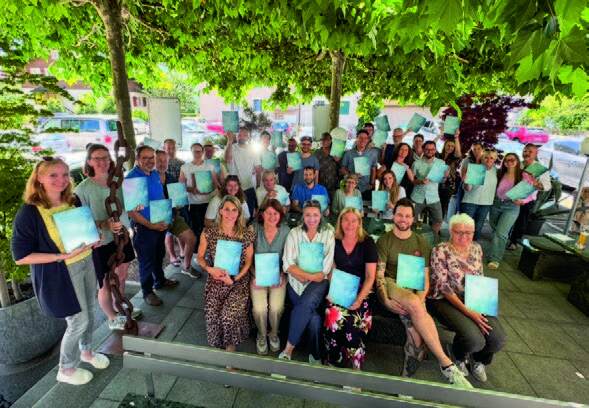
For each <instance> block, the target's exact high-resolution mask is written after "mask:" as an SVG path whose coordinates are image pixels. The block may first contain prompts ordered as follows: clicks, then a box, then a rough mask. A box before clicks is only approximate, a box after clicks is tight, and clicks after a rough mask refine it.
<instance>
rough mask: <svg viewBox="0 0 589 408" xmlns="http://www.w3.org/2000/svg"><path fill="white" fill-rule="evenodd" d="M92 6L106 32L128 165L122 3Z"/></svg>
mask: <svg viewBox="0 0 589 408" xmlns="http://www.w3.org/2000/svg"><path fill="white" fill-rule="evenodd" d="M92 4H93V5H94V7H95V8H96V10H97V11H98V14H99V15H100V18H101V19H102V22H103V23H104V27H105V31H106V41H107V44H108V50H109V56H110V66H111V71H112V86H113V94H114V98H115V103H116V106H117V114H118V116H119V120H120V121H121V124H122V125H123V133H124V135H125V139H126V140H127V143H128V144H129V147H130V151H131V156H130V158H129V161H130V164H131V165H133V163H134V161H135V146H136V143H135V130H134V128H133V116H132V112H131V99H130V97H129V85H128V83H127V81H128V77H127V67H126V64H125V45H124V42H123V19H122V16H121V11H122V2H120V1H117V0H93V1H92Z"/></svg>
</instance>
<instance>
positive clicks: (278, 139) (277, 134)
mask: <svg viewBox="0 0 589 408" xmlns="http://www.w3.org/2000/svg"><path fill="white" fill-rule="evenodd" d="M270 143H271V144H272V146H274V147H275V148H279V147H284V141H283V139H282V132H281V131H279V130H275V131H274V132H272V139H270Z"/></svg>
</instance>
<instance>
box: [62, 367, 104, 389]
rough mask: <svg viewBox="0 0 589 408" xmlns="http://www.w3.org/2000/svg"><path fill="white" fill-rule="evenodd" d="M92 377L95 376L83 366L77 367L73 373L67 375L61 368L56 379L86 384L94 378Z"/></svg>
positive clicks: (72, 383) (63, 381)
mask: <svg viewBox="0 0 589 408" xmlns="http://www.w3.org/2000/svg"><path fill="white" fill-rule="evenodd" d="M92 377H94V376H93V375H92V373H91V372H90V371H88V370H84V369H83V368H76V370H75V371H74V372H73V373H72V375H65V374H64V373H62V372H61V370H60V371H58V372H57V377H56V378H55V379H56V380H57V381H59V382H62V383H66V384H71V385H84V384H88V383H89V382H90V380H92Z"/></svg>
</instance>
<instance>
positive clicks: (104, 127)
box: [36, 115, 118, 151]
mask: <svg viewBox="0 0 589 408" xmlns="http://www.w3.org/2000/svg"><path fill="white" fill-rule="evenodd" d="M116 120H117V119H116V116H114V115H112V116H111V115H60V116H55V117H52V118H49V119H47V120H46V121H45V122H44V123H43V124H42V125H41V127H40V128H39V130H38V134H37V136H36V140H37V141H39V142H40V143H43V139H44V138H50V137H51V136H50V135H55V134H57V135H61V136H63V137H64V138H65V140H66V141H67V143H68V145H69V146H70V148H71V149H72V150H73V151H79V150H86V146H87V145H88V144H90V143H100V144H103V145H105V146H106V147H108V148H109V149H113V147H114V142H115V140H116V139H117V137H118V135H117V122H116ZM49 129H61V131H58V132H47V130H49ZM53 137H54V136H53Z"/></svg>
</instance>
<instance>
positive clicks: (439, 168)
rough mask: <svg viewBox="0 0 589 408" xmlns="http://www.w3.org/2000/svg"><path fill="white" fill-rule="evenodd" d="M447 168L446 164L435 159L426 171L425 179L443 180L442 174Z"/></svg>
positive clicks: (434, 181) (438, 181)
mask: <svg viewBox="0 0 589 408" xmlns="http://www.w3.org/2000/svg"><path fill="white" fill-rule="evenodd" d="M446 170H448V166H447V165H446V164H445V163H444V162H443V161H441V160H435V161H434V164H433V165H432V167H431V169H430V170H429V173H427V179H428V180H429V181H430V182H432V183H441V182H442V180H444V175H445V173H446Z"/></svg>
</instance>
